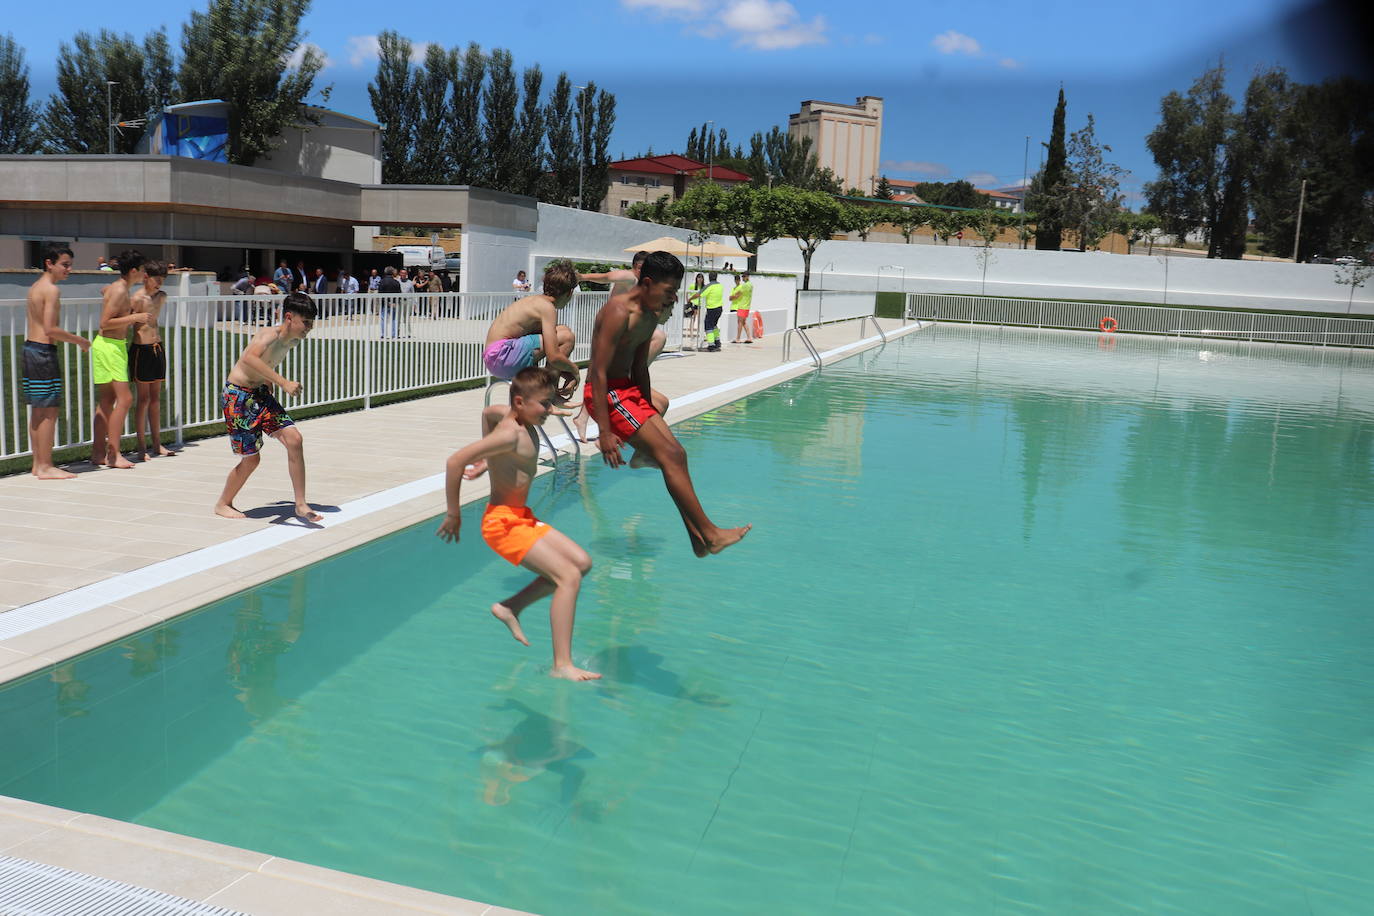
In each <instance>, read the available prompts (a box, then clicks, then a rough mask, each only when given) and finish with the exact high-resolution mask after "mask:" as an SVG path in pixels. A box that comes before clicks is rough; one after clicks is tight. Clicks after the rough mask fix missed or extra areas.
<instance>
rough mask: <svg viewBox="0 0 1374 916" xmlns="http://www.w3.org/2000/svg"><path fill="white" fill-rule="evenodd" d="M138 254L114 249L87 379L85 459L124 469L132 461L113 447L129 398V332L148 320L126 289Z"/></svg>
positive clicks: (135, 274)
mask: <svg viewBox="0 0 1374 916" xmlns="http://www.w3.org/2000/svg"><path fill="white" fill-rule="evenodd" d="M143 263H144V259H143V255H142V253H140V252H138V251H124V252H120V255H119V279H118V280H115V281H114V282H113V283H111V284H110V285H109V286H107V287H105V289H104V291H103V292H102V293H101V300H102V301H101V305H100V333H99V334H97V335H96V337H95V340H92V341H91V381H93V382H95V390H96V398H97V400H96V406H95V418H94V421H93V423H92V436H91V464H94V465H97V466H98V465H102V464H107V465H109V466H110V467H112V468H120V469H124V470H127V469H129V468H132V467H133V463H132V462H130V461H129V459H127V458H125V457H124V455H123V454H121V453H120V451H119V440H120V438H121V436H122V435H123V433H124V419H125V417H127V416H128V415H129V408H130V407H131V406H133V403H134V393H133V391H132V390H131V389H130V388H129V332H130V331H131V330H132V329H133V326H134V325H136V324H142V323H143V322H145V321H147V320H148V313H147V312H135V311H134V306H133V300H132V299H130V297H129V292H130V289H131V288H132V287H133V285H134V284H135V283H138V282H139V281H141V280H142V279H143Z"/></svg>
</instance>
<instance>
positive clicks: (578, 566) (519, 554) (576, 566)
mask: <svg viewBox="0 0 1374 916" xmlns="http://www.w3.org/2000/svg"><path fill="white" fill-rule="evenodd" d="M557 386H558V376H557V375H555V374H554V372H553V370H552V369H550V368H547V367H543V366H530V367H527V368H524V369H521V370H520V371H519V372H517V373H515V376H514V378H512V379H511V385H510V406H509V407H501V406H497V405H493V406H491V407H488V408H487V409H486V410H484V411H483V412H482V433H483V435H482V438H481V439H480V440H478V441H477V442H474V443H472V444H471V445H468V446H466V447H464V448H461V449H459V450H458V451H456V452H454V453H453V455H451V456H450V457H449V459H448V463H447V465H446V466H445V467H446V472H445V479H446V485H445V490H446V492H447V494H448V514H447V515H445V516H444V521H443V524H441V525H440V526H439V530H438V531H437V532H435V533H436V534H437V535H438V536H439V537H441V538H443V539H444V540H445V541H448V542H450V543H456V542H457V541H458V535H459V529H460V528H461V526H462V524H463V518H462V508H463V504H462V498H461V495H460V490H461V489H462V486H463V481H464V480H465V479H467V480H470V479H472V478H474V477H477V476H478V475H479V474H481V473H482V472H481V471H480V470H478V467H480V466H483V465H484V466H485V467H486V468H487V469H488V470H489V471H490V472H491V501H490V502H489V503H488V504H487V510H486V512H485V513H483V515H482V539H483V540H485V541H486V542H487V544H488V545H489V546H490V547H491V549H492V550H494V551H496V552H497V553H498V554H500V556H501V557H502V559H504V560H506V561H507V562H510V563H513V564H514V565H516V566H523V567H524V568H525V569H528V570H529V571H530V572H532V573H534V575H535V578H534V581H532V582H530V584H529V585H526V586H525V587H524V588H522V589H521V590H520V591H518V592H516V593H515V594H514V595H511V596H510V597H509V598H506V599H505V600H503V601H498V602H497V603H495V604H493V605H492V606H491V613H492V616H493V617H495V618H496V619H497V620H499V621H501V622H502V623H504V624H505V625H506V626H507V627H509V628H510V632H511V635H512V636H514V637H515V639H516V641H517V642H520V643H523V644H524V645H527V646H528V645H529V644H530V642H529V640H528V639H526V638H525V633H524V631H523V630H522V629H521V628H520V612H521V611H523V610H524V609H525V608H527V607H529V606H530V605H531V604H533V603H534V602H536V601H538V600H539V599H541V598H543V597H545V596H547V595H552V596H553V599H552V602H551V603H550V606H549V628H550V630H551V631H552V634H553V668H552V669H550V671H549V675H550V676H552V677H561V678H565V679H567V680H570V681H591V680H596V679H597V678H599V677H601V675H599V674H597V673H595V672H593V671H586V670H583V669H582V668H578V667H577V666H576V665H574V664H573V660H572V631H573V618H574V617H575V616H576V614H577V595H578V592H579V591H580V590H581V588H582V577H583V576H584V575H586V574H587V572H588V571H589V570H590V569H591V568H592V558H591V557H589V556H587V551H585V550H583V549H582V548H581V547H579V546H578V545H577V543H576V542H574V541H573V539H572V538H570V537H568V536H567V535H566V534H563V533H562V532H561V531H558V530H556V529H554V528H552V527H550V526H549V525H546V524H544V523H543V522H541V521H539V520H538V519H537V518H535V517H534V513H533V512H531V511H530V509H529V506H528V505H527V503H528V500H529V493H530V482H531V481H533V480H534V475H535V471H536V469H537V465H538V458H539V431H538V430H537V429H536V427H538V426H542V425H543V424H544V421H545V420H546V419H548V417H549V414H550V413H552V412H553V400H554V394H555V391H556V389H557ZM469 465H475V466H474V467H471V468H469V467H468V466H469Z"/></svg>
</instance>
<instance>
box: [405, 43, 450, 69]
mask: <svg viewBox="0 0 1374 916" xmlns="http://www.w3.org/2000/svg"><path fill="white" fill-rule="evenodd" d="M430 44H431V42H428V41H417V42H415V44H413V45H411V46H410V62H411V63H412V64H423V63H424V62H425V55H426V54H427V53H429V46H430ZM440 47H443V46H442V45H440Z"/></svg>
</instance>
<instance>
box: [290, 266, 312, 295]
mask: <svg viewBox="0 0 1374 916" xmlns="http://www.w3.org/2000/svg"><path fill="white" fill-rule="evenodd" d="M309 284H310V275H309V274H307V273H306V272H305V262H304V261H297V262H296V269H295V271H293V272H292V274H291V288H290V289H288V290H286V292H288V293H294V292H296V291H297V290H300V291H301V292H305V289H306V287H307V286H308V285H309Z"/></svg>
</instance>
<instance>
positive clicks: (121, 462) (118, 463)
mask: <svg viewBox="0 0 1374 916" xmlns="http://www.w3.org/2000/svg"><path fill="white" fill-rule="evenodd" d="M133 466H134V465H133V462H132V461H130V460H129V459H128V458H125V457H124V456H123V455H119V454H117V455H115V457H114V460H113V461H111V462H110V467H112V468H119V469H120V470H121V471H127V470H132V469H133Z"/></svg>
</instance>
